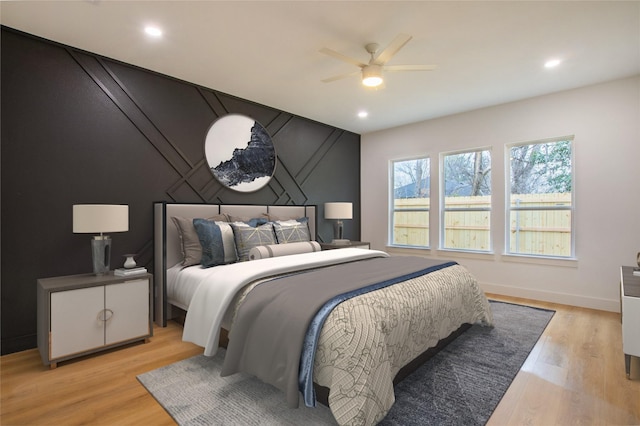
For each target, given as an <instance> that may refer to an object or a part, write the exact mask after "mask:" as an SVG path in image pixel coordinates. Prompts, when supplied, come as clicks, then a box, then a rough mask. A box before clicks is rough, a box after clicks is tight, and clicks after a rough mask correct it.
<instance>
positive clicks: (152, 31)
mask: <svg viewBox="0 0 640 426" xmlns="http://www.w3.org/2000/svg"><path fill="white" fill-rule="evenodd" d="M144 32H145V33H147V35H150V36H151V37H160V36H162V30H161V29H160V28H158V27H154V26H151V25H147V26H146V27H144Z"/></svg>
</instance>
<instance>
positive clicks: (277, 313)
mask: <svg viewBox="0 0 640 426" xmlns="http://www.w3.org/2000/svg"><path fill="white" fill-rule="evenodd" d="M194 219H195V220H194ZM316 220H317V211H316V207H315V206H266V205H261V206H255V205H251V206H245V205H204V204H172V203H156V204H155V205H154V224H155V225H154V237H155V241H156V244H155V248H154V250H155V263H154V271H155V287H156V288H155V295H156V301H155V320H156V322H157V323H158V324H160V325H165V324H166V321H167V320H168V319H170V318H172V317H173V315H174V312H175V311H176V310H179V311H186V318H185V321H184V332H183V339H184V340H186V341H191V342H193V343H196V344H198V345H200V346H202V347H203V348H204V349H203V351H204V354H205V355H207V356H212V355H214V354H215V353H216V351H217V350H218V346H219V343H220V341H221V333H222V335H223V336H224V334H226V333H227V332H228V333H229V334H230V336H231V337H230V340H229V342H228V343H229V344H228V347H227V349H226V350H227V352H226V355H225V362H224V366H223V371H222V374H223V375H229V374H233V373H235V372H238V371H244V372H248V373H251V374H254V375H255V376H257V377H258V378H260V379H261V380H263V381H265V382H266V383H270V384H272V385H274V386H276V387H278V388H279V389H281V390H283V392H284V397H285V398H286V399H287V402H288V404H289V406H290V407H292V408H293V407H296V406H297V405H298V403H300V402H302V403H304V404H306V405H309V406H312V405H314V404H315V402H316V399H317V400H319V401H321V402H323V403H326V404H328V405H329V407H330V409H331V411H332V413H333V414H334V417H335V418H336V421H337V422H338V423H339V424H375V423H377V422H379V421H380V420H381V419H382V418H383V417H384V416H385V415H386V413H387V412H388V410H389V409H390V408H391V406H392V405H393V402H394V395H393V384H394V382H397V381H398V380H399V379H401V378H402V377H403V376H406V375H407V374H408V373H409V372H410V371H411V370H412V369H414V368H415V367H416V366H417V365H419V364H420V363H422V361H423V359H424V358H425V356H427V355H428V354H430V353H431V352H433V351H434V350H436V349H437V348H439V347H441V346H442V345H443V344H444V343H446V342H447V341H449V340H451V339H452V338H454V337H455V336H456V335H457V334H459V333H460V332H461V331H462V330H464V329H465V328H466V327H468V326H469V324H474V323H480V324H483V325H487V326H490V325H491V324H492V321H493V320H492V316H491V311H490V307H489V304H488V302H487V300H486V298H485V297H484V294H483V293H482V291H481V290H480V289H479V287H478V284H477V282H476V281H475V279H474V278H473V276H472V275H471V274H470V273H469V272H468V271H467V270H466V269H465V268H464V267H462V266H460V265H458V264H457V263H455V262H441V261H437V262H436V261H429V260H427V259H424V258H420V257H411V256H404V257H391V256H389V255H388V254H387V253H385V252H382V251H378V250H365V249H356V248H353V249H352V248H349V249H340V250H328V251H319V245H318V244H317V243H315V241H314V240H315V235H316ZM180 221H181V222H180ZM225 221H230V222H231V224H230V225H227V224H224V223H223V222H225ZM180 223H181V224H182V225H180ZM190 223H192V224H193V227H194V228H196V231H197V232H196V233H199V237H200V239H202V238H204V240H202V241H204V242H205V244H204V246H206V247H208V239H207V238H208V237H207V235H209V234H207V233H206V232H208V231H207V230H208V229H215V232H214V234H215V238H217V240H216V241H221V239H225V238H226V240H225V241H229V238H232V237H229V236H228V235H227V232H228V228H231V230H232V231H233V232H232V234H233V235H234V236H235V237H238V236H240V235H243V234H247V235H249V234H251V235H253V236H255V235H256V234H257V233H261V232H263V231H262V230H263V229H264V230H268V229H269V227H270V226H271V229H273V231H274V234H275V236H274V238H273V240H275V244H267V243H270V242H273V241H272V240H269V238H266V237H265V238H263V239H261V238H258V239H257V240H255V241H253V242H252V243H251V244H249V245H250V246H251V247H250V248H249V247H247V244H246V242H245V241H243V240H242V238H241V239H240V240H238V239H237V238H236V239H235V240H234V241H235V242H236V244H237V245H236V247H235V249H236V255H237V254H239V253H241V252H242V256H243V259H246V260H243V261H234V260H231V261H228V260H229V259H231V257H232V256H231V254H230V252H229V250H228V247H227V246H228V244H227V243H225V248H221V247H220V246H216V249H215V250H213V251H215V252H217V253H218V257H217V260H215V261H214V262H213V265H214V266H212V267H206V268H205V267H202V266H200V265H199V264H198V263H195V264H191V265H190V266H184V265H183V264H182V263H183V262H184V261H185V241H186V239H187V238H186V237H185V234H184V231H185V229H187V228H188V227H189V225H190ZM211 223H216V224H217V226H214V225H211ZM247 223H248V225H245V224H247ZM299 224H300V225H299ZM181 226H182V228H181ZM205 226H206V227H207V228H204V227H205ZM247 227H248V228H249V229H247ZM291 230H296V232H298V231H299V230H304V232H307V234H305V233H304V232H302V233H301V235H298V234H295V235H294V233H293V232H290V231H291ZM191 231H193V230H191ZM205 231H206V232H205ZM278 231H280V233H278ZM285 231H286V232H290V234H286V233H285ZM266 232H267V231H265V233H266ZM288 235H289V236H288ZM287 238H290V239H291V240H287ZM278 240H280V244H278ZM307 240H308V241H307ZM259 242H264V244H262V243H259ZM225 250H227V251H225ZM230 256H231V257H230ZM214 257H215V256H214ZM249 257H251V259H252V260H249ZM210 258H211V255H210V253H209V252H208V251H207V250H205V251H203V253H202V260H201V262H202V263H203V264H206V265H211V263H210V261H209V259H210ZM228 258H229V259H228ZM227 261H228V262H227ZM345 277H349V278H348V279H345Z"/></svg>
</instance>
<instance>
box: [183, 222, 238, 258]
mask: <svg viewBox="0 0 640 426" xmlns="http://www.w3.org/2000/svg"><path fill="white" fill-rule="evenodd" d="M193 227H194V228H195V229H196V233H197V234H198V240H200V245H201V246H202V260H201V262H200V264H201V265H202V266H204V267H205V268H209V267H211V266H218V265H226V264H228V263H233V262H236V261H237V260H238V258H237V255H236V247H235V241H234V238H233V230H232V229H231V227H230V226H229V224H228V223H225V222H214V221H212V220H207V219H193Z"/></svg>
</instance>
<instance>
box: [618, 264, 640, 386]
mask: <svg viewBox="0 0 640 426" xmlns="http://www.w3.org/2000/svg"><path fill="white" fill-rule="evenodd" d="M620 298H621V308H622V351H623V352H624V364H625V369H626V372H627V378H629V377H630V374H631V357H632V356H636V357H640V276H637V275H633V267H632V266H622V267H621V268H620Z"/></svg>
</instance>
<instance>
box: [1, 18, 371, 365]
mask: <svg viewBox="0 0 640 426" xmlns="http://www.w3.org/2000/svg"><path fill="white" fill-rule="evenodd" d="M1 43H2V64H1V67H2V68H1V71H2V77H1V78H2V81H1V90H2V92H1V96H2V103H1V108H2V109H1V125H2V151H1V155H2V163H1V165H2V171H1V172H2V182H1V183H2V199H1V214H2V216H1V221H2V227H1V228H2V229H1V232H2V233H1V238H2V246H1V252H0V253H1V256H2V259H1V277H2V281H1V292H2V293H1V295H2V306H1V307H2V315H1V322H2V330H1V332H2V342H1V344H2V353H3V354H6V353H11V352H16V351H20V350H24V349H29V348H33V347H35V346H36V315H37V314H36V280H37V279H38V278H44V277H52V276H60V275H71V274H79V273H89V272H91V268H92V267H91V249H90V240H91V236H90V235H86V234H73V232H72V224H71V222H72V205H73V204H79V203H96V204H112V203H113V204H128V205H129V211H130V213H129V214H130V218H129V221H130V223H129V231H128V232H125V233H117V234H112V235H111V237H112V240H113V243H112V244H113V247H112V250H113V252H112V262H111V267H112V268H114V267H119V266H121V264H122V262H123V260H124V259H123V258H122V255H123V254H125V253H138V262H139V263H140V264H142V265H146V266H147V267H148V268H149V269H150V270H152V267H153V264H152V263H153V233H152V225H153V220H152V203H153V202H154V201H175V202H189V203H222V204H225V203H226V204H278V205H284V204H295V205H303V204H316V205H318V206H319V213H318V216H319V217H318V219H319V230H318V234H319V235H318V237H319V240H321V241H326V240H330V239H331V237H332V224H331V223H328V222H326V221H324V220H323V219H322V213H323V209H322V204H323V203H324V202H327V201H352V202H353V203H354V219H353V220H349V221H345V232H346V234H347V236H348V237H349V238H351V239H354V240H357V239H359V237H360V136H359V135H357V134H354V133H351V132H347V131H345V130H341V129H338V128H335V127H332V126H329V125H326V124H322V123H318V122H315V121H312V120H309V119H305V118H303V117H299V116H296V115H294V114H291V113H288V112H285V111H279V110H276V109H274V108H270V107H268V106H264V105H259V104H256V103H254V102H251V101H249V100H245V99H239V98H237V97H234V96H231V95H228V94H224V93H221V92H218V91H216V90H213V89H209V88H204V87H201V86H198V85H195V84H192V83H189V82H185V81H180V80H177V79H174V78H171V77H167V76H164V75H160V74H158V73H155V72H151V71H148V70H144V69H141V68H138V67H135V66H132V65H128V64H124V63H121V62H117V61H114V60H111V59H108V58H104V57H101V56H98V55H95V54H92V53H88V52H84V51H81V50H78V49H75V48H73V47H68V46H64V45H60V44H56V43H53V42H50V41H47V40H43V39H40V38H37V37H34V36H31V35H28V34H24V33H21V32H18V31H15V30H13V29H10V28H7V27H3V28H2V34H1ZM308 101H309V102H314V100H313V99H309V100H308ZM227 113H241V114H245V115H248V116H250V117H252V118H254V119H255V120H257V121H259V122H260V123H261V124H262V125H263V126H264V127H265V128H266V129H267V131H268V132H269V134H270V135H271V137H272V139H273V143H274V146H275V148H276V154H277V165H276V171H275V175H274V178H273V179H272V180H271V182H270V184H269V185H267V186H266V187H264V188H262V189H261V190H259V191H257V192H254V193H239V192H234V191H231V190H228V189H225V188H224V187H222V186H221V185H220V184H219V183H218V182H217V181H216V180H215V179H214V178H213V175H212V174H211V172H210V170H209V168H208V165H207V163H206V160H205V157H204V139H205V135H206V133H207V130H208V129H209V126H210V125H211V124H212V123H213V121H215V119H216V118H217V117H220V116H222V115H225V114H227Z"/></svg>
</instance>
